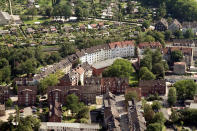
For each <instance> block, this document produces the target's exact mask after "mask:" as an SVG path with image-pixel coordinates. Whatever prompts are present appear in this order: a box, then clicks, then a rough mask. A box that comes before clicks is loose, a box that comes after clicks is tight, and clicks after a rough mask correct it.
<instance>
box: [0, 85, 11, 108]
mask: <svg viewBox="0 0 197 131" xmlns="http://www.w3.org/2000/svg"><path fill="white" fill-rule="evenodd" d="M8 98H9V87H8V86H0V103H1V104H4V103H5V102H6V101H7V100H8Z"/></svg>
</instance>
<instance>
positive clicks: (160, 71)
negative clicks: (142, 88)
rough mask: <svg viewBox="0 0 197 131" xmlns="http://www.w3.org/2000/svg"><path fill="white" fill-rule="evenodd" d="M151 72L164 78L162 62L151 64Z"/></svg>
mask: <svg viewBox="0 0 197 131" xmlns="http://www.w3.org/2000/svg"><path fill="white" fill-rule="evenodd" d="M152 72H153V73H154V74H155V75H156V76H157V78H164V76H165V69H164V65H163V63H162V62H161V63H156V64H154V65H153V69H152Z"/></svg>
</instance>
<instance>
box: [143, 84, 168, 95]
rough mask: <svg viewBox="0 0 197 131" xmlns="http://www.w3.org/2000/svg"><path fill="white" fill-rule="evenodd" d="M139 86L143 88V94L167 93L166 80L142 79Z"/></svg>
mask: <svg viewBox="0 0 197 131" xmlns="http://www.w3.org/2000/svg"><path fill="white" fill-rule="evenodd" d="M139 87H140V88H141V90H142V96H149V95H150V94H155V93H158V94H159V95H165V93H166V81H165V80H141V81H140V82H139Z"/></svg>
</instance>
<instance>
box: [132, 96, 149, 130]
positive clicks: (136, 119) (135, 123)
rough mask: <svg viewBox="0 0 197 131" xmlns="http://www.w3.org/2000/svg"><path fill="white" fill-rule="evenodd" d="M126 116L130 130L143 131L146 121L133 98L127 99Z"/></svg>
mask: <svg viewBox="0 0 197 131" xmlns="http://www.w3.org/2000/svg"><path fill="white" fill-rule="evenodd" d="M128 118H129V129H130V131H145V130H146V121H145V118H144V117H143V114H142V113H141V112H140V111H139V109H138V107H137V106H136V103H135V101H134V100H132V101H128Z"/></svg>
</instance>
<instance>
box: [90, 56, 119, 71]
mask: <svg viewBox="0 0 197 131" xmlns="http://www.w3.org/2000/svg"><path fill="white" fill-rule="evenodd" d="M117 59H122V58H121V57H116V58H113V59H108V60H104V61H101V62H98V63H95V64H93V65H92V67H93V68H95V69H102V68H105V67H108V66H111V65H112V64H113V63H114V61H115V60H117Z"/></svg>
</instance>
